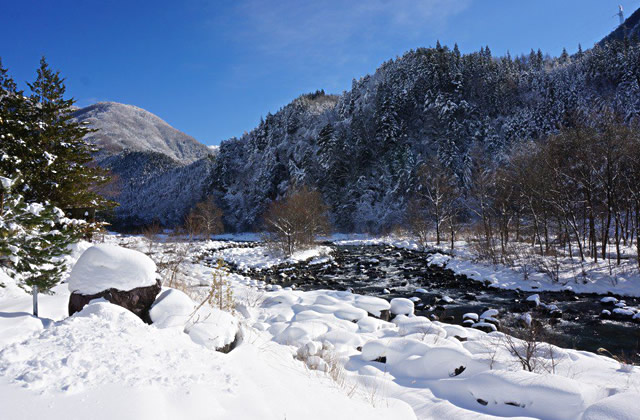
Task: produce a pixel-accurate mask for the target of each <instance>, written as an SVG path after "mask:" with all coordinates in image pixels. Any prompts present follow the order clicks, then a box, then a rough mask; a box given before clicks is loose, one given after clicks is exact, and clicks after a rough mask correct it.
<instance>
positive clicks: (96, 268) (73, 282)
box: [69, 244, 156, 295]
mask: <svg viewBox="0 0 640 420" xmlns="http://www.w3.org/2000/svg"><path fill="white" fill-rule="evenodd" d="M154 284H156V264H155V263H154V262H153V260H151V258H149V257H147V256H146V255H145V254H143V253H141V252H138V251H134V250H132V249H127V248H122V247H119V246H116V245H109V244H99V245H95V246H92V247H91V248H89V249H87V250H86V251H85V252H84V253H83V254H82V255H81V256H80V258H79V259H78V262H77V263H76V264H75V265H74V266H73V269H72V270H71V274H70V276H69V291H71V292H72V293H73V292H76V293H80V294H83V295H93V294H97V293H100V292H102V291H104V290H107V289H117V290H121V291H129V290H132V289H135V288H138V287H147V286H153V285H154Z"/></svg>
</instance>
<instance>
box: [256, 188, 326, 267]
mask: <svg viewBox="0 0 640 420" xmlns="http://www.w3.org/2000/svg"><path fill="white" fill-rule="evenodd" d="M264 223H265V229H266V231H267V233H266V240H267V241H268V242H270V243H272V244H274V245H275V246H276V247H277V248H279V249H280V250H281V251H282V252H283V253H284V254H285V255H291V254H293V253H294V252H295V251H296V250H298V249H300V248H304V247H306V246H309V245H311V244H313V243H314V242H315V240H316V238H317V237H318V236H319V235H323V234H327V233H328V232H329V229H330V228H329V220H328V218H327V207H326V205H325V204H324V202H323V201H322V196H321V195H320V193H319V192H318V191H311V190H310V189H309V188H308V187H306V186H304V187H302V188H300V189H295V190H292V191H290V192H289V193H288V194H287V196H286V197H285V198H284V199H283V200H280V201H274V202H272V203H271V205H270V206H269V208H268V209H267V212H266V213H265V215H264Z"/></svg>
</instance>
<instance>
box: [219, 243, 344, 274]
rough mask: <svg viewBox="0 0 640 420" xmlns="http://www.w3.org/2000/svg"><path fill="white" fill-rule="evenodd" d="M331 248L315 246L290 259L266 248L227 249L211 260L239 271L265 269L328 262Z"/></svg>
mask: <svg viewBox="0 0 640 420" xmlns="http://www.w3.org/2000/svg"><path fill="white" fill-rule="evenodd" d="M330 253H331V247H328V246H316V247H313V248H309V249H305V250H301V251H297V252H295V253H294V254H293V255H292V256H290V257H285V256H283V255H280V254H278V252H276V251H273V250H271V249H269V248H268V247H267V246H257V247H252V248H227V249H222V250H220V251H217V252H215V253H214V254H213V256H212V260H217V259H223V260H224V261H226V262H228V263H232V264H235V265H236V266H238V268H240V269H265V268H269V267H272V266H275V265H279V264H284V263H296V262H300V261H307V260H312V261H313V262H314V263H320V262H319V259H320V258H323V259H322V260H321V261H322V262H328V261H330Z"/></svg>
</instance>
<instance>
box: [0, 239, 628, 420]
mask: <svg viewBox="0 0 640 420" xmlns="http://www.w3.org/2000/svg"><path fill="white" fill-rule="evenodd" d="M118 241H119V242H124V241H126V242H127V244H128V246H130V247H132V248H137V249H144V247H145V245H144V243H143V242H142V241H143V240H142V239H140V238H115V237H112V236H109V237H108V238H107V242H111V243H114V242H118ZM84 247H86V245H82V246H79V247H78V249H76V251H75V252H74V253H73V254H72V255H71V256H70V257H69V258H70V259H71V261H70V262H71V263H73V259H75V258H78V254H80V252H81V251H82V248H84ZM165 247H167V248H165ZM168 247H169V245H166V244H158V245H157V250H156V251H155V252H156V254H157V253H162V252H163V249H168ZM205 249H218V248H216V246H213V245H212V244H211V243H207V242H202V243H192V244H190V246H189V252H190V254H189V255H190V256H193V257H195V256H197V255H201V252H202V251H203V250H205ZM83 255H84V254H83ZM81 258H82V257H81ZM196 260H197V259H196V258H193V261H190V262H187V263H185V264H186V266H185V272H186V273H187V274H185V278H184V282H185V284H184V288H183V289H182V290H177V289H169V288H164V289H163V291H162V293H161V294H160V296H159V298H158V300H157V302H156V304H155V305H154V307H153V309H152V311H151V317H152V320H153V321H154V324H153V325H146V324H144V323H143V322H142V321H141V320H140V319H139V318H138V317H136V316H135V315H133V314H131V313H129V312H128V311H126V310H125V309H123V308H120V307H118V306H115V305H112V304H110V303H108V302H105V301H93V302H91V303H90V304H89V305H87V306H86V307H85V308H84V309H83V310H82V311H81V312H79V313H77V314H75V315H74V316H72V317H69V318H67V317H66V304H67V302H68V297H69V290H68V288H67V287H66V285H61V286H57V287H56V288H54V294H53V295H43V296H41V314H42V316H43V317H46V318H34V317H32V316H30V315H29V314H28V310H29V308H30V299H31V297H30V296H29V295H28V294H26V293H25V292H24V291H23V290H21V289H19V288H18V287H16V286H15V283H14V282H12V279H11V278H9V277H8V276H6V275H5V274H3V273H2V272H0V276H1V277H0V281H2V282H3V283H5V284H6V285H7V287H6V288H4V289H0V395H1V397H0V400H1V401H2V416H0V417H3V416H6V418H11V419H14V418H17V419H19V418H34V417H36V416H38V417H44V418H48V419H51V420H58V419H63V418H69V415H70V413H71V414H72V416H73V417H77V418H83V417H87V418H95V419H107V418H125V419H126V418H154V419H156V418H158V419H201V418H208V419H228V418H231V419H253V418H260V419H268V420H271V419H274V420H276V419H278V420H281V419H283V418H288V419H297V418H305V419H307V418H308V419H325V418H335V419H349V420H354V419H385V420H387V419H408V420H410V419H412V418H419V419H431V418H469V419H471V418H474V419H475V418H496V417H517V418H549V419H574V418H575V419H580V418H582V419H583V420H585V419H587V420H591V419H607V418H611V419H614V418H615V419H618V418H622V419H625V418H634V417H636V411H637V410H636V408H635V401H637V400H638V398H640V394H639V393H638V389H640V369H639V368H638V367H633V366H628V365H624V364H621V363H619V362H617V361H615V360H613V359H610V358H607V357H604V356H600V355H596V354H592V353H587V352H582V351H575V350H571V349H562V348H558V347H555V346H550V345H547V344H541V346H540V347H539V349H540V350H539V354H538V357H539V358H540V360H541V361H544V363H541V364H539V365H538V368H536V370H535V371H534V372H525V371H523V370H522V367H521V366H520V364H519V362H518V360H517V359H516V358H515V357H514V355H513V354H512V353H511V351H510V350H509V349H508V347H507V346H506V345H505V336H504V334H502V333H501V332H492V333H490V334H486V333H484V332H482V331H479V330H475V329H471V328H464V327H461V326H459V325H448V324H445V323H441V322H437V321H430V320H429V319H428V318H425V317H422V316H415V315H414V314H413V311H412V310H407V309H409V303H411V305H413V302H411V301H410V300H406V301H407V302H409V303H407V302H405V301H403V300H398V301H395V300H392V302H391V303H389V302H386V301H385V300H384V299H380V298H375V297H366V296H361V295H357V294H353V293H349V292H343V291H331V290H316V291H309V292H304V291H300V290H284V289H280V290H274V291H267V290H266V287H265V286H266V285H265V284H264V283H263V282H260V281H258V280H256V279H251V278H248V277H245V276H241V275H237V274H228V279H229V281H231V283H232V285H233V292H234V296H236V299H237V300H236V311H235V312H234V313H230V312H223V311H218V310H215V308H213V307H212V306H211V305H209V304H205V305H204V306H203V308H204V310H203V311H202V312H201V313H197V314H196V316H195V317H193V318H192V319H191V320H189V318H188V317H189V316H190V315H191V314H193V312H194V310H195V304H196V302H202V299H203V297H206V293H207V290H208V287H207V286H208V283H207V280H208V279H211V278H212V273H213V272H214V270H215V269H213V268H211V267H207V266H205V265H203V264H201V263H199V262H195V261H196ZM394 301H395V302H394ZM399 308H400V309H399ZM394 309H396V311H395V312H398V314H397V315H396V316H395V318H394V319H393V322H386V321H382V320H380V319H377V318H374V317H372V316H369V315H367V313H371V314H374V315H375V313H380V312H382V311H384V310H391V311H392V312H394ZM411 309H413V307H412V306H411ZM374 312H375V313H374ZM400 312H404V314H402V313H400ZM216 315H219V316H216ZM497 315H498V314H497V311H495V310H488V311H486V312H484V313H483V314H481V316H478V315H477V314H473V313H471V314H467V315H465V318H468V319H482V318H483V317H484V319H490V318H493V317H494V316H497ZM196 318H197V320H196ZM485 324H487V328H491V327H493V324H490V323H488V322H486V323H485ZM194 331H195V332H194ZM237 332H239V334H240V335H239V336H240V340H239V342H238V346H237V347H236V348H235V349H234V350H232V351H231V352H230V353H228V354H222V353H220V352H217V351H214V350H213V348H214V347H215V346H214V345H213V344H212V342H211V339H215V338H216V337H219V336H225V339H223V340H222V341H221V342H228V341H229V340H231V339H234V338H235V337H236V333H237ZM515 343H516V345H519V344H520V345H521V344H522V343H521V342H520V341H519V340H515ZM217 344H219V343H217ZM547 350H549V351H551V350H552V353H549V352H548V351H547Z"/></svg>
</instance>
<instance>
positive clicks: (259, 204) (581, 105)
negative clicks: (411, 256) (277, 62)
mask: <svg viewBox="0 0 640 420" xmlns="http://www.w3.org/2000/svg"><path fill="white" fill-rule="evenodd" d="M635 16H637V12H636V14H634V16H632V18H633V19H635ZM632 18H630V20H629V23H632V22H633V20H632ZM607 113H614V114H616V115H617V116H618V117H620V118H622V119H623V120H624V121H627V122H631V121H637V120H638V118H639V116H640V46H639V45H638V43H637V42H620V41H617V40H616V39H615V37H613V38H612V39H611V41H607V42H603V43H599V44H598V45H595V46H594V47H593V48H592V49H590V50H588V51H584V52H583V51H581V50H580V51H578V53H576V54H574V55H569V54H567V53H566V52H564V53H563V54H562V55H561V56H560V57H556V58H552V57H548V56H545V55H543V53H542V52H541V51H540V50H538V51H533V50H532V51H531V53H530V54H529V55H526V56H520V57H511V56H509V55H507V56H505V57H494V56H493V55H492V53H491V51H490V49H489V48H488V47H486V48H482V49H481V50H480V51H478V52H474V53H471V54H464V55H463V54H461V53H460V52H459V51H458V48H457V46H456V47H454V48H453V49H451V48H447V47H442V46H440V45H439V44H438V45H437V46H436V47H435V48H419V49H417V50H412V51H409V52H407V53H405V54H404V55H402V56H401V57H399V58H397V59H395V60H390V61H387V62H385V63H383V64H382V66H381V67H380V68H378V69H377V70H376V72H375V73H374V74H372V75H367V76H365V77H362V78H361V79H359V80H354V81H353V83H352V88H351V89H350V90H349V91H346V92H344V93H343V94H341V95H338V96H336V95H325V94H324V92H322V91H319V92H316V93H314V94H310V95H303V96H301V97H299V98H298V99H296V100H294V101H293V102H292V103H290V104H289V105H287V106H285V107H283V108H282V109H280V110H279V111H278V112H276V113H275V114H268V115H267V116H266V118H265V119H264V120H263V121H261V122H260V124H259V125H258V127H257V128H255V129H254V130H252V131H250V132H249V133H247V134H245V135H243V136H242V137H240V138H232V139H229V140H227V141H224V142H222V144H221V145H220V149H219V153H218V155H217V158H216V162H215V166H216V167H215V170H214V171H213V174H214V179H213V180H212V182H211V185H212V186H213V187H212V188H213V190H212V191H210V193H212V194H213V195H214V196H215V197H216V198H217V200H218V203H219V205H220V207H221V208H222V210H223V211H224V214H225V223H226V224H227V226H228V227H230V228H232V229H235V230H249V229H259V228H260V227H261V215H262V214H263V212H264V210H265V209H266V208H267V206H268V205H269V203H271V202H272V201H273V200H276V199H278V198H279V197H282V196H283V195H284V194H285V193H286V191H287V190H288V189H289V188H290V187H291V186H292V185H300V184H306V185H308V186H310V187H312V188H315V189H317V190H319V191H320V192H321V193H322V195H323V197H324V200H325V202H326V203H327V204H328V205H329V207H330V209H331V218H332V221H333V223H334V225H335V227H336V228H337V229H339V230H341V231H364V232H380V231H385V230H389V229H392V228H393V227H394V226H397V225H399V224H402V223H403V221H404V216H405V212H406V208H407V203H408V201H409V199H410V198H411V197H412V196H413V195H414V194H415V193H416V191H417V189H418V188H419V186H418V185H417V183H416V172H417V169H418V168H419V166H420V165H422V164H423V163H424V162H427V161H428V159H429V158H431V157H433V156H436V157H437V158H438V159H439V160H440V162H441V163H442V164H443V165H444V166H446V167H448V168H450V169H451V170H452V171H453V172H454V173H455V175H456V177H457V179H458V183H459V184H460V186H461V188H462V191H463V193H464V194H466V191H469V189H470V188H471V187H472V185H473V179H472V173H474V170H476V171H477V170H478V168H480V169H482V167H483V165H487V164H493V163H495V164H499V163H500V161H501V160H504V159H507V158H508V156H509V151H510V150H511V148H512V147H514V146H516V145H518V144H520V143H522V142H526V141H534V140H536V139H539V138H542V137H544V136H546V135H548V134H550V133H553V132H555V131H557V130H558V128H559V127H561V126H571V125H574V124H575V123H576V122H578V121H580V122H581V123H583V122H586V123H588V124H596V123H597V122H598V120H599V119H600V118H602V117H603V116H604V115H606V114H607Z"/></svg>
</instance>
